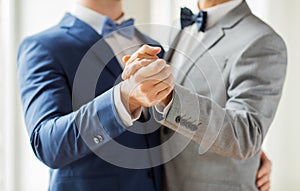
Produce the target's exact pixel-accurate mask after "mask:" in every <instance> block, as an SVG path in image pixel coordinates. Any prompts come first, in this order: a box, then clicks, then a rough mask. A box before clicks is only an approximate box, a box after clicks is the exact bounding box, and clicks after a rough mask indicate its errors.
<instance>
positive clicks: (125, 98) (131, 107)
mask: <svg viewBox="0 0 300 191" xmlns="http://www.w3.org/2000/svg"><path fill="white" fill-rule="evenodd" d="M125 89H126V87H124V82H121V83H120V94H121V101H122V103H123V105H124V107H125V108H126V110H127V111H128V112H129V114H130V115H131V116H134V114H135V113H136V111H138V110H140V109H141V107H142V106H141V105H140V104H139V103H138V101H136V100H135V99H134V98H133V97H132V96H130V95H129V93H128V92H127V91H126V90H125Z"/></svg>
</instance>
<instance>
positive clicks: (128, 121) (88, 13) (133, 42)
mask: <svg viewBox="0 0 300 191" xmlns="http://www.w3.org/2000/svg"><path fill="white" fill-rule="evenodd" d="M70 13H71V14H72V15H73V16H75V17H77V18H78V19H80V20H81V21H83V22H85V23H86V24H88V25H89V26H90V27H92V28H93V29H94V30H95V31H96V32H97V33H98V34H100V35H101V33H102V28H103V25H104V21H105V16H104V15H101V14H100V13H98V12H95V11H93V10H91V9H89V8H87V7H84V6H82V5H80V4H78V3H75V4H74V6H73V8H72V10H71V11H70ZM126 20H127V19H126V17H125V16H122V17H121V18H120V19H118V20H117V21H115V22H116V23H118V24H120V23H122V22H124V21H126ZM104 40H105V42H107V43H108V44H109V46H110V47H111V48H112V50H113V52H114V55H115V56H116V58H117V60H118V61H119V63H120V66H121V68H124V65H123V62H122V58H123V56H125V55H132V54H133V53H134V52H135V51H136V50H137V49H138V48H140V47H141V45H142V44H143V43H142V41H141V40H140V39H139V38H138V37H137V36H136V35H135V36H134V37H133V38H132V39H128V38H126V37H124V36H123V35H121V34H119V33H118V32H114V33H112V34H110V35H108V36H106V37H105V38H104ZM114 102H115V107H116V110H117V112H118V114H119V116H120V118H121V120H122V122H123V123H124V125H126V126H127V127H129V126H131V125H132V124H133V122H134V121H136V120H137V119H138V118H139V117H140V115H141V112H142V109H140V111H138V112H136V113H135V116H131V115H130V114H129V112H128V111H127V110H126V108H125V106H124V105H123V103H122V101H121V95H120V85H116V86H115V87H114Z"/></svg>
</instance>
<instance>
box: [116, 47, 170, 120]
mask: <svg viewBox="0 0 300 191" xmlns="http://www.w3.org/2000/svg"><path fill="white" fill-rule="evenodd" d="M160 51H161V48H159V47H151V46H148V45H144V46H143V47H141V48H140V49H139V50H137V51H136V52H135V53H134V54H133V55H131V56H125V57H124V58H123V62H124V64H125V68H124V71H123V73H122V78H123V80H124V81H123V82H121V85H120V89H121V100H122V102H123V104H124V106H125V107H126V108H127V110H128V111H129V112H130V114H133V113H134V112H135V111H136V110H138V109H139V108H141V107H151V106H153V105H156V104H162V105H164V106H165V105H167V104H168V103H169V102H170V99H171V95H172V94H171V93H172V91H173V89H174V78H173V75H172V70H171V66H170V65H168V64H166V61H165V60H163V59H159V58H158V56H157V54H158V53H159V52H160Z"/></svg>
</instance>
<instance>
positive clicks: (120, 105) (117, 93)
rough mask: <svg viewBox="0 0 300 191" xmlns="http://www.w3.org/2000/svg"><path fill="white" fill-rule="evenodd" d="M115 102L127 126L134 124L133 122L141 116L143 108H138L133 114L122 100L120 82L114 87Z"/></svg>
mask: <svg viewBox="0 0 300 191" xmlns="http://www.w3.org/2000/svg"><path fill="white" fill-rule="evenodd" d="M114 103H115V107H116V110H117V112H118V114H119V117H120V119H121V120H122V122H123V123H124V125H125V126H126V127H130V126H132V125H133V123H134V122H135V121H136V120H138V119H139V118H140V116H141V113H142V108H140V109H138V110H137V111H136V112H134V114H133V116H131V115H130V114H129V112H128V110H127V109H126V107H125V106H124V104H123V102H122V100H121V88H120V84H118V85H116V86H115V87H114Z"/></svg>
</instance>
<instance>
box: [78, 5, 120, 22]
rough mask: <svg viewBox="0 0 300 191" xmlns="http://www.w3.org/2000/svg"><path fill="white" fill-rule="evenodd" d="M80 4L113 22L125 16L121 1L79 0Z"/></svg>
mask: <svg viewBox="0 0 300 191" xmlns="http://www.w3.org/2000/svg"><path fill="white" fill-rule="evenodd" d="M78 3H79V4H81V5H83V6H85V7H87V8H89V9H92V10H93V11H96V12H98V13H100V14H102V15H105V16H107V17H109V18H110V19H112V20H118V19H119V18H120V17H122V16H123V7H122V1H121V0H79V2H78Z"/></svg>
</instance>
